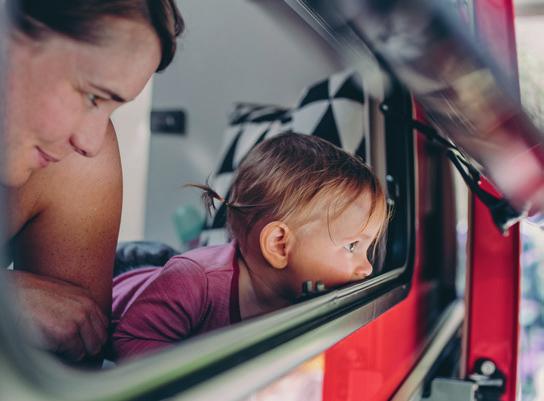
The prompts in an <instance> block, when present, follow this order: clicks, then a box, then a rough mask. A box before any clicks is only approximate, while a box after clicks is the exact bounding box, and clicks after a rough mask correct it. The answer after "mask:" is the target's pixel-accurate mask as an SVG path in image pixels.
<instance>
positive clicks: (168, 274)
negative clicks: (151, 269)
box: [112, 257, 208, 360]
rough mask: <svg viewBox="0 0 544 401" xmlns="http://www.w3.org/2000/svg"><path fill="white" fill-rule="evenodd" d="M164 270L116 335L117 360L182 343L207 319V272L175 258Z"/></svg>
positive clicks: (142, 293)
mask: <svg viewBox="0 0 544 401" xmlns="http://www.w3.org/2000/svg"><path fill="white" fill-rule="evenodd" d="M162 269H163V270H162V271H161V273H160V274H159V276H158V277H157V278H156V279H155V280H154V281H153V282H152V283H151V284H149V285H148V286H147V287H146V288H145V289H144V290H143V291H142V292H141V293H140V294H139V295H138V296H137V298H136V299H135V301H134V302H133V304H132V305H131V306H130V307H129V308H128V310H127V311H126V312H125V314H124V315H123V317H122V318H121V319H120V321H119V323H118V325H117V327H116V329H115V332H114V333H113V336H112V345H113V351H114V355H115V358H116V359H117V360H120V359H125V358H128V357H131V356H133V355H136V354H142V353H146V352H148V351H151V350H154V349H159V348H164V347H167V346H168V345H171V344H172V343H175V342H178V341H180V340H183V339H184V338H186V337H188V336H190V335H191V334H192V332H193V331H194V330H195V329H196V328H197V327H198V326H199V324H200V322H201V319H202V318H203V316H204V315H205V311H206V309H207V303H208V299H207V298H208V297H207V286H208V283H207V278H206V274H205V272H204V268H203V267H201V266H200V265H198V264H197V263H195V262H193V261H191V260H189V259H186V258H183V257H174V258H172V259H171V260H170V261H169V262H168V263H167V264H166V265H165V266H164V267H163V268H162Z"/></svg>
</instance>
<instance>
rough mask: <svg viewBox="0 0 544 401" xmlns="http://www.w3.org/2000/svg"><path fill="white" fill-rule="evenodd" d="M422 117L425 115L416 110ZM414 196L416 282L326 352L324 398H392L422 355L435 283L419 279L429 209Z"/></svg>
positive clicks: (421, 183) (420, 179)
mask: <svg viewBox="0 0 544 401" xmlns="http://www.w3.org/2000/svg"><path fill="white" fill-rule="evenodd" d="M416 115H417V117H418V118H419V117H421V113H417V114H416ZM418 139H419V140H418V141H417V146H416V155H417V172H416V184H415V186H416V188H420V189H421V188H428V182H427V181H428V178H429V177H428V176H427V174H426V172H427V171H428V170H427V168H428V158H427V154H426V151H425V146H424V143H423V141H424V140H423V139H422V138H418ZM425 195H426V194H425V192H422V193H418V194H417V195H416V227H415V231H416V239H415V244H416V250H415V261H414V280H413V283H412V288H411V290H410V293H409V294H408V297H407V298H406V299H405V300H404V301H402V302H401V303H399V304H398V305H396V306H395V307H393V308H392V309H391V310H389V311H388V312H386V313H385V314H384V315H382V316H381V317H379V318H378V319H376V320H375V321H373V322H372V323H370V324H369V325H367V326H365V327H363V328H362V329H360V330H358V331H357V332H355V333H353V334H352V335H351V336H349V337H348V338H346V339H345V340H343V341H341V342H340V343H338V344H337V345H336V346H334V347H332V348H331V349H330V350H328V351H327V352H326V354H325V376H324V383H323V400H324V401H348V400H349V401H354V400H357V401H359V400H361V401H364V400H373V401H382V400H383V401H385V400H389V399H390V397H391V395H392V394H393V393H394V392H395V390H396V389H397V388H398V387H399V385H400V384H401V383H402V381H403V380H404V378H405V377H406V376H407V375H408V373H409V372H410V370H411V369H412V367H413V366H414V365H415V363H416V362H417V360H418V359H419V356H420V355H421V352H422V349H421V345H422V343H423V340H424V338H425V335H426V332H427V331H428V330H429V325H430V324H431V322H429V314H428V313H427V307H428V305H429V302H430V293H431V289H432V288H431V287H430V285H431V284H429V283H428V282H423V281H422V280H421V276H422V275H421V270H422V266H423V263H422V260H421V258H422V255H423V254H424V253H423V249H422V247H423V246H424V244H425V241H424V238H425V227H424V226H423V225H419V224H417V222H421V221H422V214H423V213H424V211H425V210H426V209H427V208H428V207H429V205H428V202H429V199H428V197H426V196H425Z"/></svg>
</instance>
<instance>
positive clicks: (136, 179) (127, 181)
mask: <svg viewBox="0 0 544 401" xmlns="http://www.w3.org/2000/svg"><path fill="white" fill-rule="evenodd" d="M152 86H153V80H150V81H149V82H148V83H147V85H146V87H145V88H144V90H143V91H142V93H140V94H139V95H138V96H137V97H136V99H134V100H133V101H132V102H130V103H127V104H125V105H123V106H121V107H120V108H119V109H118V110H116V111H115V112H114V113H113V115H112V121H113V125H114V127H115V131H116V133H117V140H118V142H119V151H120V153H121V164H122V166H123V213H122V215H121V228H120V230H119V241H137V240H141V239H143V237H144V218H145V199H146V192H147V165H148V163H147V160H148V157H149V140H150V129H149V110H150V109H151V88H152Z"/></svg>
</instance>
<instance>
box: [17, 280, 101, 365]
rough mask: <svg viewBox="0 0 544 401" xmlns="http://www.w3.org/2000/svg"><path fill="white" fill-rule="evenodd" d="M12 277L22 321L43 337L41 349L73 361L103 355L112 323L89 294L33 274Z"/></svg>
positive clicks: (61, 282) (73, 286)
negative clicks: (102, 351)
mask: <svg viewBox="0 0 544 401" xmlns="http://www.w3.org/2000/svg"><path fill="white" fill-rule="evenodd" d="M10 273H11V274H10V275H9V276H10V277H12V278H14V282H15V285H16V288H15V290H16V294H17V298H18V300H19V302H20V304H21V306H22V310H21V313H22V314H23V316H22V318H23V319H24V320H27V321H30V323H31V324H32V325H33V326H35V327H36V329H37V330H38V333H39V334H40V335H41V338H40V339H39V344H38V346H40V347H43V348H45V349H47V350H50V351H52V352H54V353H56V354H58V355H59V356H62V357H64V358H66V359H68V360H72V361H79V360H81V359H83V358H84V357H85V356H95V355H97V354H99V353H100V351H101V349H102V345H103V344H104V343H105V342H106V340H107V328H108V324H109V321H108V318H107V317H106V316H105V314H104V313H103V312H102V311H101V310H100V308H99V307H98V305H97V304H96V302H95V301H94V300H93V299H92V298H91V297H90V295H89V292H88V291H87V290H85V289H83V288H80V287H77V286H75V285H73V284H69V283H66V282H63V281H61V280H56V279H52V278H48V277H43V276H40V275H36V274H32V273H27V272H22V271H11V272H10Z"/></svg>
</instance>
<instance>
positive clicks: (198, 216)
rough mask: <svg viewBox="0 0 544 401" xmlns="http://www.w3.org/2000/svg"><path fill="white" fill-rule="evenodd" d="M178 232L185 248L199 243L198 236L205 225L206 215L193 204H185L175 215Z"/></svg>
mask: <svg viewBox="0 0 544 401" xmlns="http://www.w3.org/2000/svg"><path fill="white" fill-rule="evenodd" d="M173 219H174V226H175V228H176V234H177V236H178V239H179V241H180V243H181V245H182V246H183V247H184V248H185V249H191V248H194V247H195V246H197V245H198V237H199V235H200V233H201V232H202V228H203V227H204V216H203V215H202V213H201V212H200V211H199V210H198V209H197V208H196V207H195V206H193V205H184V206H180V207H178V208H177V209H176V211H175V212H174V215H173Z"/></svg>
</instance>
